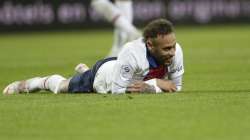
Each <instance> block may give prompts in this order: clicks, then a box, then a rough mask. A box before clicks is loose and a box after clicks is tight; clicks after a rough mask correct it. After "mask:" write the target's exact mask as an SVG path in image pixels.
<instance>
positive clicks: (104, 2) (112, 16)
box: [91, 0, 140, 38]
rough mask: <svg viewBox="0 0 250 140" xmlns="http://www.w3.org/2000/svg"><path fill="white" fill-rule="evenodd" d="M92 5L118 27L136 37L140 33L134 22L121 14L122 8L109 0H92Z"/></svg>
mask: <svg viewBox="0 0 250 140" xmlns="http://www.w3.org/2000/svg"><path fill="white" fill-rule="evenodd" d="M91 5H92V7H93V8H94V9H95V10H96V11H97V12H98V13H99V14H102V15H103V16H104V17H105V18H106V19H107V20H108V21H110V22H112V23H113V24H114V26H115V27H116V28H119V29H121V30H123V31H124V32H127V33H128V34H130V36H131V37H135V38H136V37H138V36H139V35H140V33H139V32H138V30H137V29H136V28H135V27H134V26H133V25H132V23H131V22H130V21H129V20H128V19H127V18H126V17H125V16H123V15H122V14H121V11H120V9H118V8H117V7H116V6H115V5H114V4H113V3H112V2H110V1H109V0H92V2H91Z"/></svg>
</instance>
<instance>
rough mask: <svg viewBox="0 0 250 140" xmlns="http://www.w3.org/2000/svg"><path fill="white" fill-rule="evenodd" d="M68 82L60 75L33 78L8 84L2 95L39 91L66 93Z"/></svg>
mask: <svg viewBox="0 0 250 140" xmlns="http://www.w3.org/2000/svg"><path fill="white" fill-rule="evenodd" d="M68 83H69V80H67V79H66V78H64V77H62V76H60V75H51V76H46V77H35V78H31V79H28V80H23V81H15V82H13V83H11V84H9V85H8V86H7V87H6V88H5V89H4V91H3V94H14V93H29V92H36V91H40V90H50V91H52V92H53V93H61V92H67V91H68Z"/></svg>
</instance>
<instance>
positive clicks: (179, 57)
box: [168, 44, 184, 80]
mask: <svg viewBox="0 0 250 140" xmlns="http://www.w3.org/2000/svg"><path fill="white" fill-rule="evenodd" d="M168 71H169V78H170V80H171V79H175V78H177V77H180V76H182V75H183V74H184V64H183V52H182V49H181V46H180V45H179V44H176V54H175V56H174V60H173V63H172V65H170V67H169V70H168Z"/></svg>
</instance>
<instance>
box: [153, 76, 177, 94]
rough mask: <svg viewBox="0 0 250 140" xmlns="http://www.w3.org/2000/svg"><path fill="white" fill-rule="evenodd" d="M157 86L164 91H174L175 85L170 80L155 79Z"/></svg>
mask: <svg viewBox="0 0 250 140" xmlns="http://www.w3.org/2000/svg"><path fill="white" fill-rule="evenodd" d="M156 83H157V86H158V87H159V88H161V90H163V91H164V92H176V90H177V87H176V85H175V84H174V83H173V82H172V81H170V80H162V79H156Z"/></svg>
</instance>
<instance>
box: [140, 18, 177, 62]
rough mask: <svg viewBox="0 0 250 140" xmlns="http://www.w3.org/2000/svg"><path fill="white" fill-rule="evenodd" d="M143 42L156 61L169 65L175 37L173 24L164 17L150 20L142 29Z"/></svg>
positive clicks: (173, 52)
mask: <svg viewBox="0 0 250 140" xmlns="http://www.w3.org/2000/svg"><path fill="white" fill-rule="evenodd" d="M143 38H144V42H145V43H146V45H147V48H148V49H149V51H150V53H151V55H153V56H154V57H155V58H156V60H157V61H158V63H160V64H163V65H170V64H171V63H172V58H173V56H174V55H175V45H176V37H175V33H174V27H173V24H172V23H171V22H170V21H168V20H166V19H157V20H154V21H152V22H150V23H149V24H148V25H147V26H146V27H145V28H144V31H143Z"/></svg>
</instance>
